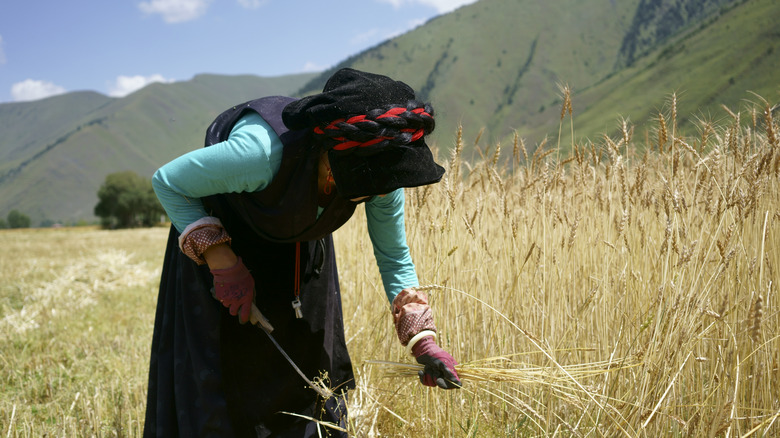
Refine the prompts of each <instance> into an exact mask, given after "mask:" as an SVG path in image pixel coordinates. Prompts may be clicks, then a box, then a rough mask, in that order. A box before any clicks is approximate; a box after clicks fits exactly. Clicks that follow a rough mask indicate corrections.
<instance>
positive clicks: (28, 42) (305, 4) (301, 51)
mask: <svg viewBox="0 0 780 438" xmlns="http://www.w3.org/2000/svg"><path fill="white" fill-rule="evenodd" d="M474 1H475V0H362V1H361V0H67V1H52V0H8V1H4V2H3V4H2V6H0V103H5V102H19V101H28V100H36V99H41V98H44V97H48V96H51V95H55V94H61V93H67V92H71V91H79V90H94V91H97V92H100V93H103V94H106V95H110V96H116V97H121V96H125V95H127V94H129V93H131V92H132V91H135V90H137V89H139V88H141V87H143V86H144V85H147V84H148V83H150V82H153V81H161V82H170V81H182V80H188V79H191V78H192V77H193V76H194V75H196V74H199V73H216V74H226V75H234V74H254V75H258V76H278V75H284V74H290V73H300V72H306V71H319V70H323V69H325V68H327V67H330V66H332V65H334V64H336V63H338V62H339V61H342V60H343V59H345V58H347V57H348V56H350V55H353V54H355V53H358V52H360V51H361V50H363V49H366V48H368V47H372V46H374V45H376V44H378V43H380V42H382V41H384V40H386V39H388V38H391V37H393V36H396V35H398V34H401V33H403V32H405V31H408V30H410V29H412V28H414V27H416V26H418V25H420V24H423V23H424V22H425V21H427V20H429V19H430V18H433V17H435V16H437V15H440V14H443V13H446V12H450V11H452V10H454V9H456V8H458V7H460V6H462V5H464V4H469V3H474Z"/></svg>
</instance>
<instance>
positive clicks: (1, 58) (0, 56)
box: [0, 35, 5, 65]
mask: <svg viewBox="0 0 780 438" xmlns="http://www.w3.org/2000/svg"><path fill="white" fill-rule="evenodd" d="M3 64H5V50H3V36H2V35H0V65H3Z"/></svg>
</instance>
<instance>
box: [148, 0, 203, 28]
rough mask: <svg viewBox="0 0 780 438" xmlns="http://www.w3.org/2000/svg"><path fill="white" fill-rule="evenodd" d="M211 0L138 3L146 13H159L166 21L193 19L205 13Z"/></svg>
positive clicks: (169, 0)
mask: <svg viewBox="0 0 780 438" xmlns="http://www.w3.org/2000/svg"><path fill="white" fill-rule="evenodd" d="M209 3H211V0H149V1H147V2H142V3H139V4H138V8H139V9H141V11H143V12H144V13H147V14H160V15H162V17H163V20H165V22H166V23H180V22H182V21H189V20H194V19H196V18H198V17H200V16H201V15H203V14H205V13H206V9H208V6H209Z"/></svg>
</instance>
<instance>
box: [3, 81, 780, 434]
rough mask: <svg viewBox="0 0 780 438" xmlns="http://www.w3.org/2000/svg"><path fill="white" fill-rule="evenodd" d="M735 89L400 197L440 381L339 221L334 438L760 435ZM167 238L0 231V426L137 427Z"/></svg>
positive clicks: (755, 157)
mask: <svg viewBox="0 0 780 438" xmlns="http://www.w3.org/2000/svg"><path fill="white" fill-rule="evenodd" d="M565 97H566V98H567V97H568V93H566V95H565ZM567 100H568V99H564V102H566V101H567ZM758 100H759V103H758V104H757V105H754V106H748V107H747V108H746V109H743V112H737V111H736V110H733V109H732V110H724V111H725V112H724V113H725V114H727V115H726V118H724V119H723V120H722V121H720V122H719V123H711V122H705V121H701V122H700V124H699V125H700V126H699V127H700V130H699V133H698V134H697V135H696V136H688V137H683V136H681V135H680V134H678V133H677V115H676V101H675V98H674V97H672V98H671V99H670V102H669V104H668V108H666V109H665V111H664V112H663V113H661V114H659V121H658V126H657V127H656V128H655V129H654V130H653V132H650V133H648V135H647V136H645V138H642V139H641V141H639V142H637V141H636V140H635V139H634V138H632V137H633V132H632V128H631V126H629V125H628V124H627V123H624V124H623V126H622V134H621V135H618V136H616V137H615V138H610V137H606V136H605V137H604V138H602V139H599V140H598V141H595V142H592V143H585V144H574V145H567V147H566V148H565V151H564V148H559V147H557V146H556V147H550V146H546V145H545V144H544V143H543V144H541V145H539V147H536V148H534V152H530V151H528V150H527V149H526V147H525V146H524V144H523V142H522V141H521V140H519V139H518V140H517V141H516V142H515V144H513V145H511V149H512V150H511V151H507V150H506V149H508V148H504V149H505V150H504V151H503V152H501V151H500V148H499V147H497V146H493V147H483V149H482V157H481V158H480V159H479V160H471V161H467V160H465V159H464V158H463V157H462V156H461V154H460V150H461V147H462V143H461V142H459V143H458V147H457V148H456V149H455V151H454V153H453V154H452V156H451V157H442V161H448V162H449V165H448V173H447V174H446V179H445V180H443V181H442V182H441V183H440V184H438V185H436V186H431V187H425V188H419V189H414V190H409V191H407V212H406V214H407V232H408V240H409V243H410V246H411V248H412V255H413V256H414V258H415V262H416V264H417V266H418V274H419V276H420V279H421V282H423V284H424V285H426V286H425V288H426V289H427V290H428V292H429V294H430V296H431V301H432V307H433V310H434V313H435V317H436V320H437V324H438V326H439V339H440V343H441V344H442V345H443V346H444V347H445V348H447V349H449V350H450V351H451V352H452V353H453V355H454V356H455V357H456V358H457V359H458V360H459V361H460V362H461V363H462V365H461V368H460V370H461V373H462V375H463V383H464V387H463V389H462V390H460V391H438V390H432V389H428V388H424V387H422V386H420V385H419V384H418V383H417V382H416V377H414V375H415V373H416V371H415V369H414V365H413V364H412V360H411V359H410V358H409V357H408V356H406V355H405V354H404V351H403V350H402V349H401V347H400V346H399V345H398V344H397V341H396V339H395V334H394V330H393V328H392V323H391V319H390V315H389V311H388V305H387V302H386V299H385V297H384V293H383V291H382V289H381V282H380V280H379V277H378V274H377V272H376V268H375V267H374V261H373V255H372V251H371V245H370V242H369V240H368V236H367V233H366V232H365V227H364V226H363V222H364V219H363V217H362V216H363V214H362V212H358V217H356V218H355V219H353V220H352V221H351V222H350V223H349V224H348V225H347V226H346V227H345V228H343V229H342V230H339V232H338V233H337V235H336V241H337V243H336V244H337V246H338V248H339V250H338V257H339V260H338V261H339V264H340V278H341V282H342V290H343V291H344V297H345V298H344V307H345V312H344V313H345V315H348V317H347V320H346V321H345V323H346V330H347V339H348V342H349V347H350V351H351V354H352V358H353V361H354V364H355V371H356V376H357V379H358V381H357V386H358V388H357V389H356V390H355V391H353V392H352V393H351V394H350V405H351V406H350V407H351V411H350V412H351V420H350V429H351V432H352V434H353V435H354V436H361V437H363V436H403V437H408V436H464V437H465V436H523V437H525V436H583V437H585V436H609V437H616V436H628V437H633V436H640V437H657V436H694V437H709V436H739V437H745V436H777V435H778V434H780V424H778V423H780V418H778V417H780V383H778V382H780V371H778V366H779V365H778V363H779V362H780V339H779V337H780V335H779V333H780V330H779V329H780V324H779V322H780V317H779V316H778V311H777V308H778V297H777V272H778V269H780V247H778V243H779V242H780V237H778V234H780V186H779V183H780V145H778V134H777V133H778V131H777V129H778V127H777V125H776V123H775V122H773V120H772V113H771V108H770V106H769V105H767V104H766V103H765V102H763V101H762V100H761V99H758ZM566 109H568V108H567V107H566V104H565V105H564V110H566ZM571 116H572V115H571V112H568V111H565V112H562V117H561V119H562V127H566V128H568V126H569V123H571ZM565 117H568V119H566V118H565ZM572 126H573V125H572ZM572 129H573V128H572ZM639 151H647V152H639ZM166 233H167V230H164V229H161V228H155V229H147V230H128V231H102V230H94V229H66V230H29V231H4V232H2V233H0V244H1V245H2V247H3V249H4V251H3V252H2V253H0V275H2V283H0V306H1V307H0V312H1V313H0V332H1V335H2V339H1V340H0V360H2V371H0V376H1V377H2V386H1V387H0V388H1V389H0V392H1V394H2V397H0V425H1V427H0V433H3V434H5V436H8V437H11V436H13V437H16V436H20V437H27V436H43V435H45V434H48V436H138V435H139V434H140V432H141V428H142V421H143V412H144V397H145V384H146V367H147V360H148V359H147V352H148V346H149V344H150V341H151V329H152V321H153V315H154V306H155V299H156V284H157V277H158V275H159V271H160V264H161V259H162V251H163V247H164V243H165V236H166Z"/></svg>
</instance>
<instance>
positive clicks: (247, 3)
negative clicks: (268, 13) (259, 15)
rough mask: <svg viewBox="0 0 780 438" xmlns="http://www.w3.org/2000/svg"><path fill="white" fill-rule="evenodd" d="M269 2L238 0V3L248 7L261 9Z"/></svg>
mask: <svg viewBox="0 0 780 438" xmlns="http://www.w3.org/2000/svg"><path fill="white" fill-rule="evenodd" d="M266 3H268V0H238V4H239V5H241V6H243V7H245V8H247V9H259V8H260V7H262V6H263V5H265V4H266Z"/></svg>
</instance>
